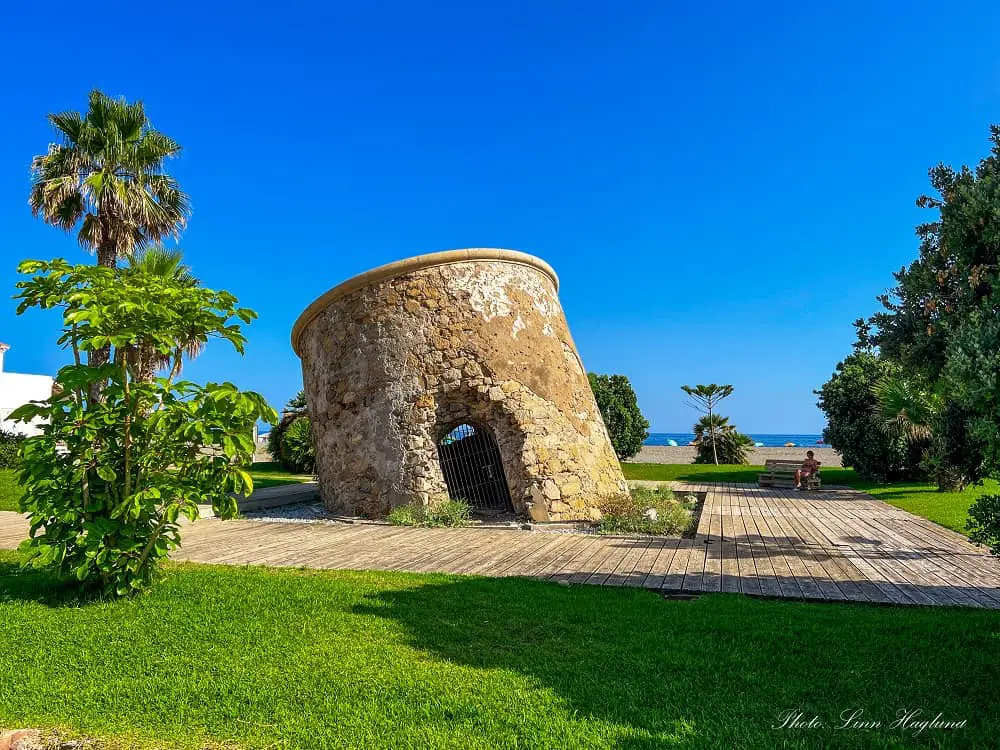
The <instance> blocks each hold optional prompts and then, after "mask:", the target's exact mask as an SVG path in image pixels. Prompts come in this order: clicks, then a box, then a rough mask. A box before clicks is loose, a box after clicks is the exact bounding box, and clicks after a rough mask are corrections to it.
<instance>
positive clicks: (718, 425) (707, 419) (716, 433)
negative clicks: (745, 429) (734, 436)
mask: <svg viewBox="0 0 1000 750" xmlns="http://www.w3.org/2000/svg"><path fill="white" fill-rule="evenodd" d="M735 429H736V427H734V426H733V425H731V424H729V417H722V416H719V415H718V414H712V415H709V414H706V415H705V416H703V417H701V418H700V419H699V420H698V421H697V422H696V423H695V425H694V440H695V442H696V443H703V442H705V441H706V440H707V441H711V442H713V443H714V442H715V439H716V438H718V437H721V436H722V435H724V434H725V433H727V432H732V431H733V430H735Z"/></svg>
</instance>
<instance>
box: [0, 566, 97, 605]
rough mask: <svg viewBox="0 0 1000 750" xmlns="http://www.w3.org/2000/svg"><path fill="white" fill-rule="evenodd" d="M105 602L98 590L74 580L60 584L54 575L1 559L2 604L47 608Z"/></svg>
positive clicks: (0, 583) (0, 587) (0, 588)
mask: <svg viewBox="0 0 1000 750" xmlns="http://www.w3.org/2000/svg"><path fill="white" fill-rule="evenodd" d="M103 600H104V597H103V596H102V595H101V593H100V591H98V590H96V589H83V588H81V587H80V585H79V584H78V583H76V582H74V581H60V580H59V579H58V578H56V577H55V576H53V575H52V574H51V573H47V572H45V571H41V570H37V569H35V568H25V567H22V566H21V564H20V563H18V562H8V561H6V560H0V604H2V603H3V602H12V601H22V602H35V603H37V604H44V605H46V606H48V607H80V606H83V605H86V604H92V603H96V602H100V601H103Z"/></svg>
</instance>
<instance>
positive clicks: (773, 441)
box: [643, 432, 830, 448]
mask: <svg viewBox="0 0 1000 750" xmlns="http://www.w3.org/2000/svg"><path fill="white" fill-rule="evenodd" d="M747 435H748V436H749V438H750V439H751V440H753V442H754V445H757V446H758V447H763V448H780V447H783V446H785V445H788V444H789V443H794V445H795V446H796V447H798V446H802V447H806V446H818V447H822V448H828V447H830V446H829V443H826V442H824V440H823V435H822V434H820V433H811V432H805V433H803V432H788V433H765V432H748V433H747ZM692 440H694V433H693V432H651V433H649V437H647V438H646V440H645V441H643V445H673V444H677V445H679V446H680V445H688V444H689V443H690V442H691V441H692ZM670 441H673V443H671V442H670Z"/></svg>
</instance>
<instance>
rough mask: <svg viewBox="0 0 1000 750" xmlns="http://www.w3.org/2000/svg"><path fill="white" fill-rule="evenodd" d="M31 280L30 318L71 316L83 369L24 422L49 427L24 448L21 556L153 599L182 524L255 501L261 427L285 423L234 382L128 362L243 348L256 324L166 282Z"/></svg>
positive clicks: (23, 295)
mask: <svg viewBox="0 0 1000 750" xmlns="http://www.w3.org/2000/svg"><path fill="white" fill-rule="evenodd" d="M19 270H20V271H21V272H22V273H25V274H33V275H32V276H31V278H30V279H28V280H26V281H21V282H18V284H17V286H18V288H19V289H20V293H19V294H18V295H17V299H19V300H21V302H20V304H19V306H18V313H19V314H20V313H22V312H24V310H26V309H28V308H31V307H41V308H52V307H56V308H60V309H61V310H62V315H63V329H62V335H61V336H60V338H59V343H60V344H62V345H64V346H67V347H69V348H70V349H71V350H72V352H73V360H74V362H75V364H72V365H69V366H67V367H64V368H62V369H61V370H60V371H59V373H58V374H57V375H56V384H57V386H58V387H57V388H53V395H52V396H51V397H50V398H49V399H47V400H45V401H39V402H33V403H31V404H27V405H25V406H22V407H21V408H19V409H17V410H15V412H14V414H12V415H11V416H12V417H13V418H15V419H20V420H23V421H28V420H31V419H32V418H35V417H40V418H42V420H43V422H44V425H43V426H42V433H41V434H40V435H37V436H32V437H29V438H27V439H26V440H25V441H24V444H23V450H22V459H21V464H20V466H19V470H18V479H19V481H20V482H21V484H22V486H23V487H24V497H23V498H22V500H21V507H22V508H23V510H24V511H26V512H27V513H28V514H29V516H30V522H31V528H30V538H29V539H28V540H27V541H26V542H25V543H24V544H23V545H22V548H23V550H24V551H25V552H26V553H27V560H28V562H29V563H30V564H33V565H35V566H38V567H44V568H48V569H50V570H51V571H52V572H54V573H55V574H56V575H57V576H59V577H61V578H64V579H76V580H79V581H81V582H83V583H84V584H87V585H91V586H95V587H100V588H101V589H102V590H103V592H104V593H105V594H108V595H119V596H121V595H125V594H129V593H132V592H134V591H138V590H141V589H143V588H145V587H146V586H148V585H149V584H150V583H151V582H152V580H153V578H154V577H155V574H156V571H157V567H158V563H159V561H160V560H161V559H162V558H164V557H165V556H166V555H167V554H168V553H169V552H170V550H171V549H173V548H175V547H177V546H178V545H179V544H180V527H179V525H178V519H179V517H180V516H181V515H184V516H185V517H187V518H188V519H190V520H192V521H193V520H195V519H196V518H197V517H198V506H199V505H201V504H205V505H211V506H212V508H213V510H214V511H215V513H216V514H217V515H218V516H220V517H222V518H228V517H232V516H233V515H235V514H236V510H237V507H236V500H235V498H234V497H233V494H232V493H245V494H250V493H251V492H252V491H253V480H252V479H251V477H250V474H249V473H248V472H247V469H248V468H249V466H250V464H251V462H252V461H253V453H254V444H253V438H252V431H253V426H254V424H255V423H256V421H257V420H258V419H264V420H266V421H269V422H274V421H276V419H277V415H276V414H275V413H274V410H273V409H271V408H270V407H269V406H267V404H266V403H265V402H264V399H263V398H262V397H261V396H259V395H258V394H256V393H250V392H241V391H239V390H238V389H237V388H236V387H235V386H234V385H232V384H231V383H209V384H207V385H204V386H201V385H197V384H195V383H191V382H174V381H173V378H172V377H168V378H155V379H146V378H145V377H143V376H142V373H140V372H139V369H138V368H137V367H136V364H135V361H134V359H133V358H131V357H129V356H128V353H129V352H134V351H156V352H160V353H162V354H167V353H171V352H175V351H176V350H177V348H178V342H179V341H190V340H193V339H196V340H198V341H202V342H204V341H207V340H208V338H210V337H212V338H224V339H226V340H228V341H230V342H231V343H232V344H233V346H234V347H235V348H236V349H237V351H240V352H242V351H243V343H244V337H243V334H242V331H241V328H240V325H239V324H238V323H236V322H234V321H233V319H234V318H235V319H237V320H240V321H242V322H244V323H246V322H249V321H251V320H253V319H254V317H255V315H254V313H253V312H252V311H250V310H245V309H243V308H238V307H237V306H236V303H237V300H236V298H235V297H233V296H232V295H231V294H229V293H227V292H214V291H212V290H210V289H205V288H203V287H198V286H192V285H181V284H179V283H178V282H177V281H176V280H173V279H168V278H164V277H157V276H155V275H153V274H147V273H135V272H134V271H130V272H129V273H123V272H122V270H121V269H116V268H109V267H106V266H83V265H80V266H71V265H70V264H68V263H66V262H65V261H63V260H55V261H52V262H40V261H26V262H24V263H22V264H21V266H20V269H19ZM94 351H105V352H107V353H108V355H109V356H108V360H107V363H106V364H102V365H100V366H89V365H84V364H82V363H81V362H82V361H83V356H82V355H83V354H85V353H90V352H94Z"/></svg>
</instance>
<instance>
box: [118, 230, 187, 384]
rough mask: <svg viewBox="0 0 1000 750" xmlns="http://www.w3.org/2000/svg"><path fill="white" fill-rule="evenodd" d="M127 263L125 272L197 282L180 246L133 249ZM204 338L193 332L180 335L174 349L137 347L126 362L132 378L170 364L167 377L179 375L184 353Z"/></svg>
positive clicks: (149, 375) (181, 282)
mask: <svg viewBox="0 0 1000 750" xmlns="http://www.w3.org/2000/svg"><path fill="white" fill-rule="evenodd" d="M126 260H127V261H128V265H127V267H126V268H125V270H124V272H125V273H142V274H148V275H151V276H157V277H160V278H162V279H165V280H167V281H170V282H172V283H174V284H177V285H178V286H196V285H198V284H199V283H200V282H199V281H198V279H196V278H195V276H194V274H192V273H191V267H190V266H188V265H187V264H185V263H184V253H182V252H181V251H180V250H169V249H167V248H165V247H163V246H162V245H153V246H151V247H145V248H142V249H138V250H133V251H131V252H129V253H128V254H127V255H126ZM205 343H206V342H205V340H204V339H203V338H199V337H197V336H196V335H195V334H194V333H193V332H192V334H191V335H189V336H185V337H182V338H180V339H179V340H178V341H177V346H176V347H175V348H174V351H173V352H171V353H169V354H163V353H161V352H158V351H156V350H154V349H151V348H139V349H136V350H134V351H133V352H132V353H131V354H130V357H129V359H130V365H131V366H132V367H133V368H134V370H135V373H136V379H138V380H146V381H149V380H152V379H153V376H154V375H155V374H156V371H157V370H162V369H166V368H167V367H169V368H170V376H169V377H170V379H171V380H173V379H174V378H176V377H177V376H178V375H180V372H181V367H182V365H183V362H184V355H187V357H188V359H194V358H195V357H197V356H198V355H199V354H201V353H202V351H203V350H204V349H205Z"/></svg>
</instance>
